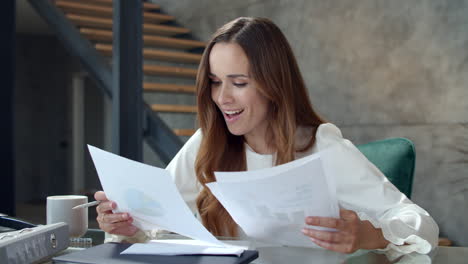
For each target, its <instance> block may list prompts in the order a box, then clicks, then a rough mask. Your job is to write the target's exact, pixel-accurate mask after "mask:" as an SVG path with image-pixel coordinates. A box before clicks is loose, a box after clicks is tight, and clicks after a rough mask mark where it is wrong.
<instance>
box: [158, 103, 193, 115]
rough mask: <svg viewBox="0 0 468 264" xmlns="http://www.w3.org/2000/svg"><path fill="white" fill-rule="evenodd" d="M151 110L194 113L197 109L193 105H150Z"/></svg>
mask: <svg viewBox="0 0 468 264" xmlns="http://www.w3.org/2000/svg"><path fill="white" fill-rule="evenodd" d="M151 109H152V110H153V111H157V112H169V113H196V112H197V107H196V106H194V105H168V104H152V105H151Z"/></svg>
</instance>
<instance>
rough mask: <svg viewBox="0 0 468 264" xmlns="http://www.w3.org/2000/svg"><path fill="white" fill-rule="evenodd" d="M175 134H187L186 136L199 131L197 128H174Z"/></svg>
mask: <svg viewBox="0 0 468 264" xmlns="http://www.w3.org/2000/svg"><path fill="white" fill-rule="evenodd" d="M173 131H174V134H176V135H177V136H186V137H191V136H192V135H193V134H195V132H196V131H197V130H196V129H180V128H178V129H174V130H173Z"/></svg>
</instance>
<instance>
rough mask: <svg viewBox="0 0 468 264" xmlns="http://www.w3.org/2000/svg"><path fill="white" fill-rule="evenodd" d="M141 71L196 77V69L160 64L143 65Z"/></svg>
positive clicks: (152, 73)
mask: <svg viewBox="0 0 468 264" xmlns="http://www.w3.org/2000/svg"><path fill="white" fill-rule="evenodd" d="M143 72H144V73H145V74H148V75H162V76H173V77H184V78H196V77H197V69H191V68H183V67H174V66H161V65H148V64H146V65H143Z"/></svg>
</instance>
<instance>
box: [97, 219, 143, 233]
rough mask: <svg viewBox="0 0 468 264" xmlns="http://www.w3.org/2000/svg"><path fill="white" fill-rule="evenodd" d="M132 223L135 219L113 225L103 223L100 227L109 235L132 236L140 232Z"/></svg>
mask: <svg viewBox="0 0 468 264" xmlns="http://www.w3.org/2000/svg"><path fill="white" fill-rule="evenodd" d="M132 223H133V219H129V220H128V221H124V222H119V223H113V224H109V223H103V224H100V225H99V227H100V228H101V229H102V230H103V231H105V232H107V233H109V234H115V235H127V236H128V235H130V236H132V235H133V234H135V233H136V231H137V230H138V228H137V227H135V226H134V225H132Z"/></svg>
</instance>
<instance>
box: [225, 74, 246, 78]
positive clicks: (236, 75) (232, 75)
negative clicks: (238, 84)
mask: <svg viewBox="0 0 468 264" xmlns="http://www.w3.org/2000/svg"><path fill="white" fill-rule="evenodd" d="M226 76H227V77H229V78H237V77H245V78H249V76H248V75H245V74H228V75H226Z"/></svg>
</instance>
